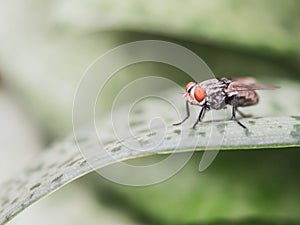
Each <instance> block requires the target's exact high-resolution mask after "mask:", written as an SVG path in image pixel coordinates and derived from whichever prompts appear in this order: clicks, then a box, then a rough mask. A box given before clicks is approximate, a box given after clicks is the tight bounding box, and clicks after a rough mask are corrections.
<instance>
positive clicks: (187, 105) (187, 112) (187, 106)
mask: <svg viewBox="0 0 300 225" xmlns="http://www.w3.org/2000/svg"><path fill="white" fill-rule="evenodd" d="M189 117H190V107H189V102H188V101H186V117H185V118H184V119H183V120H182V121H181V122H179V123H174V124H173V126H178V125H180V124H183V123H184V122H185V121H186V120H187V119H188V118H189Z"/></svg>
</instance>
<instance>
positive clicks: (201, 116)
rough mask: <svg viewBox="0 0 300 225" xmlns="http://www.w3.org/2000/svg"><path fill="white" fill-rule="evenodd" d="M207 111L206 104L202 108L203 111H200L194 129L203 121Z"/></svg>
mask: <svg viewBox="0 0 300 225" xmlns="http://www.w3.org/2000/svg"><path fill="white" fill-rule="evenodd" d="M205 112H206V106H205V105H204V106H202V109H201V111H200V113H199V116H198V119H197V121H196V122H195V123H194V125H193V129H195V128H196V126H197V124H198V123H199V122H201V121H202V119H203V117H204V115H205Z"/></svg>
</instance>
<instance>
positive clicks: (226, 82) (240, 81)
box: [173, 77, 278, 129]
mask: <svg viewBox="0 0 300 225" xmlns="http://www.w3.org/2000/svg"><path fill="white" fill-rule="evenodd" d="M276 88H278V87H277V86H271V85H269V86H268V85H259V84H255V79H254V78H252V77H243V78H236V79H232V80H231V79H227V78H225V77H224V78H220V79H216V78H213V79H209V80H205V81H202V82H201V83H195V82H189V83H188V84H187V85H186V87H185V94H184V98H185V99H186V117H185V118H184V119H183V120H182V121H181V122H179V123H175V124H173V125H174V126H177V125H180V124H182V123H184V122H185V121H186V120H187V119H188V118H189V117H190V108H189V104H191V105H198V106H201V110H200V113H199V116H198V119H197V121H196V122H195V123H194V125H193V128H195V127H196V126H197V124H198V123H199V122H201V121H202V120H203V118H204V115H205V112H206V111H208V110H210V109H214V110H220V109H224V108H226V105H231V106H232V119H234V120H235V122H236V123H238V124H239V125H240V126H241V127H243V128H244V129H247V127H246V126H245V125H244V124H242V123H241V122H240V121H239V119H238V118H237V117H236V113H237V112H238V113H239V114H240V115H241V116H242V117H245V115H244V114H243V113H242V112H241V111H239V110H238V107H246V106H252V105H256V104H257V103H258V101H259V97H258V95H257V93H256V92H255V90H273V89H276Z"/></svg>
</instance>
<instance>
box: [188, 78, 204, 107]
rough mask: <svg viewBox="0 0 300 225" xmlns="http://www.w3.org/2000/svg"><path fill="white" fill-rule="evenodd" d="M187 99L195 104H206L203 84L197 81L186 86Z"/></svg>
mask: <svg viewBox="0 0 300 225" xmlns="http://www.w3.org/2000/svg"><path fill="white" fill-rule="evenodd" d="M184 97H185V99H186V100H187V101H189V102H190V103H191V104H193V105H204V103H205V97H206V93H205V91H204V90H203V88H202V87H201V86H199V85H198V84H197V83H195V82H189V83H188V84H187V85H186V86H185V95H184Z"/></svg>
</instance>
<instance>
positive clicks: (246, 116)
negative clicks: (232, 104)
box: [236, 108, 252, 118]
mask: <svg viewBox="0 0 300 225" xmlns="http://www.w3.org/2000/svg"><path fill="white" fill-rule="evenodd" d="M236 112H237V113H238V114H240V115H241V116H242V117H244V118H248V117H252V115H250V114H244V113H243V112H241V111H240V110H239V109H238V108H237V109H236Z"/></svg>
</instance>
